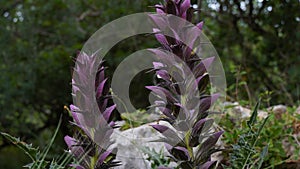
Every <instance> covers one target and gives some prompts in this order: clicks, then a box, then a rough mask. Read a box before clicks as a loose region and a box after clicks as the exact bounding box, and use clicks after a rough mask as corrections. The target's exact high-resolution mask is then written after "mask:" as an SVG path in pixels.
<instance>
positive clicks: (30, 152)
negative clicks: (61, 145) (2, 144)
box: [0, 132, 39, 161]
mask: <svg viewBox="0 0 300 169" xmlns="http://www.w3.org/2000/svg"><path fill="white" fill-rule="evenodd" d="M0 133H1V135H3V136H4V137H5V138H6V139H7V140H9V141H10V142H11V143H13V144H14V145H16V146H17V147H18V148H20V149H22V150H23V151H24V152H25V154H27V155H28V156H29V157H30V158H31V159H32V160H33V161H35V160H36V155H37V153H38V151H39V150H38V149H37V148H33V147H32V144H27V143H25V142H23V141H21V140H20V138H16V137H14V136H11V135H9V134H7V133H2V132H0Z"/></svg>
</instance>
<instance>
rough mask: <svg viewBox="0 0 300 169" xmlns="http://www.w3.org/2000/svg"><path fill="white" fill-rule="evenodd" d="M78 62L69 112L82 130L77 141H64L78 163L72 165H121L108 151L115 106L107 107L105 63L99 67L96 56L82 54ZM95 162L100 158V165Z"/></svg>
mask: <svg viewBox="0 0 300 169" xmlns="http://www.w3.org/2000/svg"><path fill="white" fill-rule="evenodd" d="M76 63H77V64H76V67H75V69H74V74H73V79H72V86H73V93H72V95H73V98H74V105H70V109H71V114H72V116H73V119H74V122H73V123H74V124H75V125H76V126H78V127H79V129H80V130H81V131H79V132H77V133H76V135H75V136H74V138H72V137H70V136H65V138H64V140H65V142H66V144H67V145H68V148H69V150H70V152H71V154H72V155H73V156H74V157H75V159H76V160H78V162H79V164H72V166H73V167H75V168H76V169H77V168H78V169H91V168H95V169H100V168H101V169H102V168H103V169H108V168H111V167H115V166H118V165H120V163H119V162H118V161H115V153H116V152H114V153H112V152H113V151H112V150H106V149H108V148H109V146H110V145H111V144H112V141H111V140H110V136H111V135H112V133H113V130H114V127H115V122H114V121H112V119H113V118H112V116H113V111H114V110H115V108H116V105H111V106H108V100H109V99H110V94H109V86H108V82H107V81H108V80H107V78H105V75H104V67H103V66H101V64H102V62H101V64H100V66H99V65H98V64H97V57H96V55H91V56H88V55H87V54H85V53H81V54H79V56H78V58H77V60H76ZM95 70H96V71H95ZM91 77H96V79H92V78H91ZM94 102H95V104H94ZM94 105H95V106H94ZM81 109H82V110H81ZM97 109H98V110H97ZM92 159H97V162H93V160H92Z"/></svg>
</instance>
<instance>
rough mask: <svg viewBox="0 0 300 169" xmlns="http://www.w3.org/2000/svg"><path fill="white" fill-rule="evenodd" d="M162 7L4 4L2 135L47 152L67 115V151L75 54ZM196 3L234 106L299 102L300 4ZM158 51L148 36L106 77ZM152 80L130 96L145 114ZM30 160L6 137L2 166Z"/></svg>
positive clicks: (121, 50) (122, 52) (132, 0)
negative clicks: (104, 32) (129, 60)
mask: <svg viewBox="0 0 300 169" xmlns="http://www.w3.org/2000/svg"><path fill="white" fill-rule="evenodd" d="M161 1H162V0H141V1H137V0H126V1H124V0H113V1H104V0H99V1H96V0H53V1H34V0H14V1H0V49H1V51H0V130H1V131H2V132H7V133H10V134H12V135H15V136H20V137H21V139H22V140H26V141H27V142H33V143H34V144H35V145H37V146H40V147H44V146H45V144H46V141H47V140H49V138H50V137H51V134H52V133H53V131H54V129H55V127H56V125H57V122H58V119H59V117H60V114H64V115H63V125H62V127H61V130H60V133H59V134H58V138H57V141H56V143H55V145H56V146H55V148H54V150H53V152H52V154H53V155H54V154H57V153H58V154H59V152H62V149H63V148H65V145H64V143H63V142H62V140H63V139H62V136H63V135H65V134H67V133H68V132H69V131H70V130H69V129H68V127H67V123H68V120H69V117H68V115H67V114H66V113H65V112H64V110H63V107H64V105H69V104H70V103H71V101H72V100H71V95H70V93H71V85H70V81H71V78H72V77H71V75H72V66H73V64H74V61H73V60H74V57H75V56H76V53H77V52H78V51H79V50H80V49H81V47H82V45H83V44H84V42H85V41H86V40H87V39H88V38H89V37H90V36H91V35H92V34H93V33H94V32H95V31H96V30H98V29H99V28H100V27H101V26H103V25H105V24H106V23H107V22H109V21H112V20H114V19H117V18H119V17H121V16H125V15H128V14H132V13H136V12H145V11H153V8H151V7H149V6H152V5H154V4H157V3H159V2H161ZM192 2H193V4H198V8H199V9H200V14H198V15H197V17H196V18H197V21H200V20H204V21H205V27H204V32H205V33H206V34H207V36H208V37H209V38H210V40H211V41H212V43H213V44H214V45H215V47H216V49H217V51H218V53H219V56H220V58H221V60H222V62H223V66H224V68H225V71H226V77H227V83H228V86H229V88H228V96H229V97H228V98H229V99H230V100H231V101H243V100H245V101H246V102H247V103H249V104H251V103H254V102H255V100H256V99H257V98H258V96H259V94H260V93H262V92H265V91H272V94H271V98H272V99H271V100H270V102H269V104H278V103H283V104H287V105H296V104H297V103H299V93H300V88H299V80H300V78H299V77H300V70H299V66H300V57H299V53H300V52H299V50H300V48H299V46H300V44H299V43H300V31H299V30H300V27H299V22H300V15H299V11H300V3H299V1H298V0H284V1H279V0H272V1H266V0H257V1H252V0H246V1H236V0H222V1H220V0H207V1H200V0H199V1H196V0H194V1H192ZM120 27H121V25H120ZM156 45H157V44H156V42H155V40H154V39H153V37H150V38H149V37H145V36H138V37H133V38H130V39H127V40H125V41H124V42H121V43H120V44H118V45H117V46H116V47H115V48H114V49H113V50H112V51H111V52H110V53H109V56H108V57H106V58H105V59H106V64H107V66H109V70H108V73H109V74H110V75H111V74H112V73H113V70H114V68H116V67H117V65H118V63H120V62H121V60H122V59H123V58H125V57H126V56H127V55H128V54H130V53H132V52H133V51H136V50H139V49H144V48H146V47H156ZM151 81H152V79H151V77H150V76H149V77H148V76H147V77H144V76H142V75H140V76H137V77H136V79H135V82H134V83H135V84H134V87H133V89H132V90H131V95H132V100H133V103H134V104H135V105H136V106H137V107H139V108H145V106H147V105H148V101H147V99H146V98H148V97H146V96H147V93H145V92H146V90H145V89H144V88H143V86H144V85H145V84H149V83H151ZM141 91H142V92H141ZM144 91H145V92H144ZM142 93H145V94H142ZM12 156H13V157H14V158H13V159H12V158H11V157H12ZM50 156H51V153H50ZM27 160H28V159H26V158H25V157H24V156H22V153H21V152H19V151H18V150H16V149H15V148H13V147H11V146H10V144H9V143H8V142H7V141H6V140H4V139H3V138H0V168H20V167H21V166H22V165H23V164H25V162H26V161H27Z"/></svg>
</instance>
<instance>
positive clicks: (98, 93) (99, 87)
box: [96, 79, 107, 98]
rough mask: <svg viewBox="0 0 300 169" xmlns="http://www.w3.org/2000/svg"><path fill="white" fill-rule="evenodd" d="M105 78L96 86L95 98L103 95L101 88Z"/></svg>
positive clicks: (102, 88)
mask: <svg viewBox="0 0 300 169" xmlns="http://www.w3.org/2000/svg"><path fill="white" fill-rule="evenodd" d="M106 81H107V79H104V80H103V81H102V82H101V83H100V84H99V86H98V88H97V91H96V98H99V97H100V96H102V95H103V90H104V86H105V83H106Z"/></svg>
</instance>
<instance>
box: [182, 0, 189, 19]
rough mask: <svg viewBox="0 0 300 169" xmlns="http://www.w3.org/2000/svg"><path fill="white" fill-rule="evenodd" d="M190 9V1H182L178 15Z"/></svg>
mask: <svg viewBox="0 0 300 169" xmlns="http://www.w3.org/2000/svg"><path fill="white" fill-rule="evenodd" d="M190 7H191V1H190V0H184V1H183V2H182V4H181V6H180V14H181V15H182V14H183V13H186V11H187V9H189V8H190Z"/></svg>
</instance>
